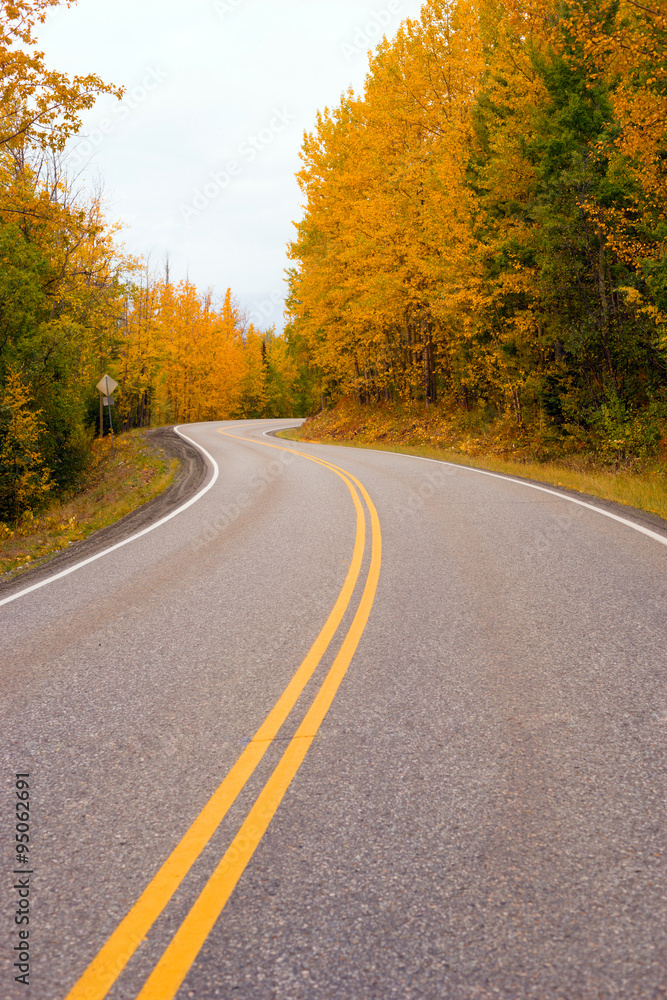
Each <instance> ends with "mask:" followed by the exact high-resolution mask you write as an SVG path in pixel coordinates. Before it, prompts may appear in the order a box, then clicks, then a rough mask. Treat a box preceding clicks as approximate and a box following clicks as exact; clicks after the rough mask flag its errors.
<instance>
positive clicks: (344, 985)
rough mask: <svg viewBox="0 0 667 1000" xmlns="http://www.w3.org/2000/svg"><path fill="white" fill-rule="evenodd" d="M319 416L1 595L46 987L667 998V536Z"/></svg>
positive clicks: (214, 443)
mask: <svg viewBox="0 0 667 1000" xmlns="http://www.w3.org/2000/svg"><path fill="white" fill-rule="evenodd" d="M290 425H294V421H246V422H236V423H216V424H199V425H190V426H188V427H184V428H181V430H182V433H183V434H185V435H187V437H188V438H190V439H191V440H192V441H193V442H194V443H195V444H196V445H197V446H199V447H200V448H201V449H203V452H201V453H200V454H201V457H200V458H194V457H192V456H193V455H194V454H195V452H193V451H192V450H191V449H190V448H189V446H187V449H188V450H187V452H184V454H185V455H189V456H190V457H189V458H188V459H187V460H188V461H190V462H191V463H192V469H191V472H190V479H189V485H187V486H186V487H182V493H181V495H180V496H179V497H172V498H171V500H170V501H169V503H171V504H172V506H171V507H170V512H171V513H174V511H176V510H178V511H179V513H177V514H174V516H172V517H170V518H169V519H168V520H165V521H164V523H160V524H159V525H158V527H156V528H154V529H152V530H150V531H147V532H145V533H143V534H141V535H140V537H137V538H134V540H132V541H130V542H128V543H127V544H124V545H122V546H120V547H118V548H114V549H113V551H110V552H108V553H107V554H105V555H104V556H102V557H101V558H98V559H96V560H95V561H93V562H90V563H88V564H86V565H83V566H81V567H80V568H78V569H77V570H76V571H74V572H71V573H69V574H68V575H66V576H63V577H60V578H58V579H54V580H53V581H52V582H51V583H49V584H48V585H45V586H43V587H41V588H40V589H37V590H34V591H32V592H29V593H25V594H21V595H20V596H18V597H17V598H16V599H15V600H12V601H11V602H10V603H6V604H5V605H4V606H2V607H0V623H1V628H0V662H1V663H2V670H1V671H0V690H1V692H2V698H1V708H0V713H1V715H0V729H1V731H2V732H3V736H4V738H3V741H2V750H1V758H2V766H3V769H4V770H3V773H4V774H5V776H6V777H7V780H6V781H5V783H4V785H3V789H4V791H3V795H4V799H3V804H2V809H3V815H5V816H9V817H11V814H12V812H13V810H14V805H13V798H12V792H13V784H12V783H11V781H10V779H12V776H13V775H14V774H15V773H17V772H21V773H29V774H30V775H31V779H30V781H31V809H32V810H33V812H32V813H31V830H32V836H33V837H34V840H33V843H34V848H33V847H31V850H34V855H33V856H31V865H33V866H34V872H35V878H38V880H39V881H38V885H39V897H38V901H37V897H36V902H35V904H34V911H33V912H34V915H33V918H32V919H33V923H32V924H31V928H32V927H33V925H34V932H33V933H34V941H35V951H34V958H33V959H31V971H30V982H31V986H32V988H31V994H33V995H35V996H39V997H40V1000H103V998H106V997H108V998H109V1000H121V998H122V1000H130V998H132V1000H135V998H136V1000H170V998H173V997H176V998H178V1000H184V998H187V997H197V998H205V1000H208V998H211V1000H214V998H217V997H221V998H229V997H235V996H238V997H240V998H243V1000H275V998H281V1000H282V998H285V1000H312V998H316V997H327V998H328V997H331V998H336V1000H393V998H396V1000H440V998H448V1000H449V998H451V1000H473V998H475V1000H477V998H481V1000H487V998H489V1000H490V998H498V997H499V998H502V1000H600V998H603V1000H611V998H614V1000H615V998H618V1000H649V998H651V1000H653V998H658V997H667V903H666V894H665V884H666V880H665V875H666V872H665V846H666V845H665V809H664V802H665V790H666V788H667V782H666V771H667V768H666V754H665V742H666V741H665V735H666V730H667V699H666V697H665V696H666V687H667V682H666V669H665V668H666V667H667V662H666V660H667V657H666V655H665V647H666V645H667V644H666V641H665V640H666V638H667V544H665V542H667V525H664V524H663V523H662V522H660V521H659V520H657V519H652V521H651V524H650V529H649V530H648V532H647V530H644V531H643V532H641V531H637V530H635V528H634V527H633V526H632V524H629V523H625V522H626V521H628V520H630V521H632V514H631V513H630V514H629V513H628V512H627V511H624V509H623V508H612V507H610V505H608V504H605V505H604V509H605V510H606V511H607V512H608V513H609V512H611V513H613V514H614V515H615V517H618V520H616V519H615V518H610V517H608V516H602V515H601V514H600V513H599V512H598V511H596V510H595V509H592V507H594V506H595V504H594V503H593V504H592V507H591V506H585V505H583V506H582V505H581V504H574V503H572V502H571V501H570V500H569V499H568V498H567V497H566V496H564V495H560V494H559V493H558V491H556V490H554V491H551V490H550V489H548V490H547V491H541V490H535V489H531V488H528V487H527V486H526V485H525V484H522V483H521V482H517V481H513V480H511V479H507V478H503V477H497V476H490V475H484V474H480V473H478V472H476V471H475V470H470V469H466V468H463V467H459V466H452V465H446V464H442V463H431V462H423V461H418V460H415V459H413V458H410V457H408V456H403V455H396V454H391V453H385V452H373V451H364V450H361V449H349V448H344V447H325V446H321V445H310V444H303V443H295V442H290V441H284V440H281V439H277V438H275V437H273V436H272V435H271V433H270V432H271V431H273V430H276V429H279V428H280V427H285V426H290ZM183 447H184V448H186V445H184V446H183ZM214 466H215V467H217V469H218V470H219V474H218V475H217V477H216V475H215V470H214ZM195 497H197V499H196V500H195V501H194V502H192V503H190V505H189V506H185V504H186V503H189V501H190V500H193V499H194V498H195ZM181 508H184V509H181ZM160 513H161V512H160V511H158V510H156V509H155V508H154V509H153V510H148V509H145V510H143V513H141V514H140V512H137V518H136V520H135V522H134V524H132V523H129V522H128V524H123V523H122V522H121V523H120V524H119V526H116V530H122V531H125V532H127V530H129V529H132V532H133V534H139V533H140V532H142V531H144V530H145V528H146V527H148V526H150V525H149V521H148V520H147V519H150V524H153V523H155V521H156V520H157V521H161V520H162V517H161V516H158V515H160ZM162 513H164V512H162ZM133 516H134V515H133ZM125 520H126V521H128V519H125ZM637 523H638V524H639V523H640V522H639V521H638V522H637ZM641 524H642V526H643V528H644V529H647V527H649V526H648V525H647V523H646V522H645V521H642V522H641ZM121 525H122V528H121ZM114 537H115V536H111V538H112V542H109V539H107V547H109V546H110V545H111V544H112V543H113V538H114ZM124 537H129V536H127V534H126V535H125V536H124ZM118 540H119V539H118V538H116V542H117V541H118ZM91 544H99V542H96V543H91ZM113 544H115V543H113ZM91 551H92V550H91ZM95 551H98V550H97V549H96V550H95ZM76 555H77V553H76V552H73V553H71V554H68V558H70V559H71V558H76ZM71 565H72V564H71V563H67V566H68V567H71ZM29 580H30V578H29V577H26V578H24V581H22V583H25V584H27V583H28V582H29ZM12 587H13V589H12V590H11V592H9V591H7V589H6V588H5V589H4V590H3V591H2V592H0V600H2V599H3V598H5V597H6V596H7V594H8V593H11V594H15V593H18V591H19V590H20V589H21V588H20V586H19V585H18V583H17V582H15V583H14V584H13V585H12ZM24 589H25V588H24ZM6 842H7V843H9V835H7V837H6ZM9 850H10V848H8V852H9ZM12 858H13V855H11V854H9V853H8V862H7V865H6V869H7V871H8V872H11V870H12V869H11V867H10V865H11V864H12V863H13V860H12ZM12 944H13V942H12ZM10 953H11V948H10V949H5V950H4V952H3V953H2V963H3V964H0V996H1V997H2V998H3V1000H4V998H5V997H6V998H7V1000H13V998H14V997H23V996H24V995H25V987H24V986H22V985H21V984H20V983H16V982H15V980H14V975H15V973H14V971H13V968H12V962H13V959H11V958H10V957H9V956H10Z"/></svg>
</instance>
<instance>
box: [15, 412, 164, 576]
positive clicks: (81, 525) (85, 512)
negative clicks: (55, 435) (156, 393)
mask: <svg viewBox="0 0 667 1000" xmlns="http://www.w3.org/2000/svg"><path fill="white" fill-rule="evenodd" d="M115 444H116V457H115V458H113V457H112V449H111V438H110V437H106V438H104V439H103V440H102V441H100V440H99V439H96V440H95V441H94V442H93V444H92V449H93V460H92V464H91V468H90V470H89V472H88V476H87V480H86V483H85V485H84V487H83V489H82V490H81V491H80V492H79V493H76V494H75V495H74V496H72V497H71V498H69V499H65V500H61V501H56V502H54V503H52V504H50V505H49V506H48V507H47V508H46V509H45V510H44V511H42V512H41V513H40V514H39V515H37V516H33V515H32V514H30V513H28V514H27V515H25V516H24V517H23V518H22V519H21V521H20V522H19V523H18V524H17V525H14V526H13V528H11V529H10V528H9V527H8V526H7V525H3V524H0V579H5V580H7V579H11V578H12V577H14V576H17V575H18V574H19V573H21V572H24V571H25V570H26V569H30V568H32V567H33V566H36V565H40V564H42V563H44V562H46V561H47V560H48V559H49V557H50V556H52V555H54V554H55V553H56V552H59V551H60V550H61V549H65V548H67V547H68V546H69V545H71V544H72V543H73V542H76V541H79V540H80V539H82V538H86V537H87V536H88V535H90V534H92V533H93V532H94V531H98V530H99V529H100V528H106V527H107V526H108V525H110V524H113V523H114V522H115V521H118V520H120V518H121V517H124V516H125V515H126V514H129V513H130V512H131V511H133V510H135V509H136V508H137V507H140V506H141V505H142V504H144V503H147V502H148V501H149V500H152V499H153V497H156V496H158V495H159V494H160V493H162V492H163V491H164V490H166V489H167V487H168V486H169V485H170V483H171V482H172V481H173V478H174V475H175V474H176V472H177V470H178V467H179V462H178V460H177V459H167V458H165V457H164V456H163V455H162V454H161V453H160V452H158V451H157V450H153V449H151V448H149V447H148V445H147V444H146V442H145V439H144V437H143V434H142V432H140V431H134V432H131V433H129V434H123V435H120V436H116V442H115Z"/></svg>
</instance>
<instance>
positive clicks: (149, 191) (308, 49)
mask: <svg viewBox="0 0 667 1000" xmlns="http://www.w3.org/2000/svg"><path fill="white" fill-rule="evenodd" d="M422 2H423V0H370V2H369V0H194V2H193V0H190V2H187V3H186V2H185V0H180V2H179V0H79V2H78V4H77V6H75V7H73V8H72V9H70V10H67V8H65V7H62V8H56V9H55V10H54V12H53V13H52V14H51V15H50V16H49V19H48V21H47V23H46V25H44V26H43V27H42V29H41V32H40V36H39V39H40V44H41V47H42V48H44V50H45V51H46V53H47V57H48V61H49V63H50V64H51V65H52V66H54V68H58V69H62V70H65V71H67V72H68V73H70V74H74V73H84V72H91V71H94V72H97V73H99V75H100V76H102V78H103V79H105V80H106V81H108V82H112V83H115V84H119V85H123V86H125V87H126V88H127V94H126V97H125V99H124V101H123V103H122V104H119V103H118V102H117V101H115V100H111V99H107V98H104V99H101V100H99V101H98V102H97V104H96V106H95V108H94V110H93V111H91V112H88V113H87V114H86V117H85V119H84V121H85V129H84V133H85V134H86V135H87V136H88V138H87V139H79V141H78V146H77V148H76V149H75V150H74V151H73V152H72V153H71V154H70V158H71V162H72V165H73V166H74V167H83V166H85V171H84V177H85V179H86V181H91V182H92V181H94V179H95V177H96V176H97V175H100V176H101V177H102V179H103V181H104V188H105V193H106V197H107V203H108V206H109V209H110V214H111V216H112V218H114V219H120V220H122V221H123V223H124V224H125V227H126V228H125V233H124V240H125V244H126V246H127V248H128V250H130V251H131V252H133V253H137V254H141V255H142V256H146V255H148V254H150V256H151V264H152V265H153V266H154V267H155V268H156V269H157V268H160V267H161V266H162V260H163V258H164V255H165V252H167V251H168V252H169V254H170V258H171V275H172V279H174V280H178V279H180V278H182V277H185V276H186V274H187V275H188V276H189V277H190V279H191V280H192V281H194V282H195V284H196V285H197V286H198V287H199V288H200V289H201V290H204V289H206V288H207V287H212V288H213V289H214V291H215V293H216V296H217V297H222V295H223V294H224V291H225V289H226V288H227V287H231V289H232V291H233V293H234V294H235V295H236V296H237V298H238V299H239V301H240V302H241V304H242V306H243V307H244V308H245V309H246V310H247V311H248V313H249V314H250V315H251V318H252V319H254V321H255V322H258V323H260V324H261V325H262V326H268V325H271V324H273V323H275V324H276V326H277V328H278V329H281V328H282V324H283V320H282V312H283V300H284V296H285V284H284V269H285V267H287V266H288V263H289V262H288V260H287V257H286V254H285V246H286V244H287V242H288V241H289V240H291V239H292V237H293V233H294V228H293V226H292V222H293V221H294V220H296V219H298V218H299V217H300V215H301V209H300V192H299V189H298V187H297V184H296V180H295V177H294V175H295V173H296V171H297V170H298V169H299V165H300V161H299V149H300V146H301V141H302V136H303V132H304V129H308V130H310V129H311V128H312V127H313V125H314V121H315V113H316V111H317V110H318V109H319V108H324V107H325V106H333V105H335V104H337V103H338V100H339V98H340V95H341V93H342V92H343V91H344V90H346V89H347V87H348V86H350V85H352V86H353V87H354V88H355V89H357V90H359V89H361V87H362V85H363V80H364V76H365V72H366V67H367V56H366V53H367V50H368V49H369V48H373V47H374V46H375V44H376V43H377V41H378V40H379V39H380V38H381V36H382V34H384V33H386V34H387V35H389V36H392V35H393V34H394V33H395V32H396V30H397V28H398V27H399V25H400V23H401V21H402V20H404V19H405V18H406V17H416V16H418V14H419V11H420V9H421V6H422Z"/></svg>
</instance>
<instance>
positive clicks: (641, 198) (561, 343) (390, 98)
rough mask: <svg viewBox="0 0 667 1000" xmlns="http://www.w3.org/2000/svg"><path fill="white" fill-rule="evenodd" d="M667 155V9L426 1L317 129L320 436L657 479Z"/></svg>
mask: <svg viewBox="0 0 667 1000" xmlns="http://www.w3.org/2000/svg"><path fill="white" fill-rule="evenodd" d="M666 158H667V15H666V13H665V8H664V4H654V3H646V4H644V3H642V4H640V3H637V2H635V0H503V2H502V3H498V2H497V0H429V2H428V3H425V4H424V6H423V8H422V13H421V16H420V18H418V19H416V20H407V21H406V22H404V24H403V25H402V26H401V28H400V30H399V31H398V33H397V34H396V36H395V37H394V38H393V39H386V40H384V41H383V42H382V43H381V44H380V45H379V46H378V47H377V49H376V51H375V52H374V53H373V54H372V56H371V59H370V63H369V72H368V76H367V79H366V84H365V87H364V90H363V92H362V93H361V94H359V95H357V94H354V93H351V92H350V93H347V94H345V95H343V97H342V99H341V101H340V103H339V104H338V105H337V106H334V107H332V108H329V109H325V110H323V111H322V112H321V113H320V114H318V116H317V120H316V122H315V126H314V129H313V131H312V133H310V134H307V135H306V136H305V139H304V143H303V149H302V161H303V168H302V170H301V172H300V174H299V175H298V177H299V182H300V185H301V189H302V192H303V196H304V209H305V210H304V215H303V218H302V219H301V220H300V222H299V223H298V226H297V235H296V238H295V239H294V241H293V243H292V244H291V248H290V255H291V258H292V262H293V267H292V270H291V273H290V298H289V300H288V311H289V319H290V324H289V327H288V336H289V337H290V340H291V342H292V343H293V344H294V345H295V348H296V349H298V350H300V352H301V354H300V356H301V357H302V358H303V359H306V360H307V361H308V364H309V366H310V371H311V373H316V375H317V379H318V383H317V385H316V388H317V389H319V392H320V399H319V401H318V402H319V405H318V407H317V408H318V409H320V408H322V407H323V408H324V409H328V408H329V407H331V406H334V407H335V409H334V412H333V415H332V416H331V417H327V416H322V417H318V418H316V419H315V420H314V421H313V422H312V423H311V424H309V427H308V429H307V430H306V433H310V434H312V435H315V433H316V432H317V433H319V431H318V430H317V429H318V428H319V429H321V432H322V434H324V433H325V429H326V428H327V426H328V427H329V428H330V429H333V428H335V429H336V430H335V433H336V436H338V437H339V439H342V438H343V437H344V435H345V433H347V434H348V436H350V437H352V438H354V439H359V438H360V437H361V436H362V435H365V437H366V439H367V440H368V441H369V442H373V443H374V442H376V441H377V440H378V439H379V437H381V435H383V434H385V433H386V434H387V436H391V434H393V433H395V435H396V439H397V440H408V439H409V440H410V441H411V443H412V444H417V443H418V442H419V443H420V444H423V443H424V442H426V441H431V442H432V443H433V444H442V443H443V442H449V441H451V442H452V444H453V446H454V447H455V448H456V449H460V450H461V451H462V454H465V455H467V456H469V457H474V458H475V459H476V460H477V459H479V458H481V456H482V455H487V456H488V457H489V459H490V460H494V461H496V460H500V459H501V458H502V460H503V461H507V460H508V457H509V456H511V455H514V454H516V455H517V456H521V457H522V459H525V460H530V461H537V462H539V463H547V464H548V463H553V462H555V463H556V464H557V465H558V466H559V467H561V466H563V465H564V466H566V467H568V468H570V469H572V470H575V469H577V470H578V469H583V468H589V469H597V470H600V473H601V474H602V473H604V474H605V475H607V476H609V477H610V478H613V476H614V475H616V476H617V477H618V478H619V481H620V480H624V481H625V480H628V481H630V479H631V477H630V476H629V471H628V470H630V469H633V470H634V472H633V474H632V475H633V476H635V477H636V476H640V475H645V476H648V477H649V479H650V478H651V471H650V470H652V469H653V468H655V469H656V470H658V472H656V475H658V476H659V475H660V474H661V473H660V472H659V470H660V469H661V468H663V466H662V464H661V463H662V462H664V454H665V442H666V441H667V220H666V216H665V205H666V204H667V171H666V170H665V163H666ZM347 398H351V399H353V400H356V402H357V403H358V407H357V408H356V409H354V411H352V410H350V409H349V408H341V406H340V405H339V406H336V404H340V401H341V400H345V399H347ZM427 407H428V412H427ZM351 413H354V416H353V417H351V418H350V420H349V421H347V416H346V415H349V414H351ZM413 414H414V415H415V416H414V417H413ZM346 421H347V424H346ZM412 423H414V426H412ZM380 425H382V426H383V427H385V425H386V428H385V429H384V430H377V429H376V430H374V429H373V428H374V427H376V428H377V427H379V426H380ZM346 427H347V430H345V428H346ZM399 427H400V428H403V429H402V430H395V432H394V430H392V429H391V428H399ZM540 468H541V470H542V472H541V478H544V476H545V475H546V472H545V469H546V465H545V466H544V467H543V466H542V465H540ZM641 470H643V472H642V471H641ZM572 474H574V471H573V472H572ZM632 481H633V482H634V481H636V478H635V479H634V480H632ZM662 481H664V480H662ZM635 502H636V501H635ZM650 505H651V509H655V501H653V500H652V501H650ZM658 506H660V503H658Z"/></svg>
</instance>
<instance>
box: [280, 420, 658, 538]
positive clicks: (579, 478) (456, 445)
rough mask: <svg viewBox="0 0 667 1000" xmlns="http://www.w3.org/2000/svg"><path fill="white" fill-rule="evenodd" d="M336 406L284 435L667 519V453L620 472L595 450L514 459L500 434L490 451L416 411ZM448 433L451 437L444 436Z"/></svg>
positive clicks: (489, 443)
mask: <svg viewBox="0 0 667 1000" xmlns="http://www.w3.org/2000/svg"><path fill="white" fill-rule="evenodd" d="M336 409H338V408H336ZM336 409H334V410H330V411H325V412H324V413H322V414H318V415H317V416H316V417H311V418H310V419H309V420H307V421H306V423H305V424H303V426H302V427H298V428H294V429H290V430H287V431H281V432H280V435H279V436H280V437H284V438H289V439H290V440H293V441H312V442H317V443H319V444H338V445H346V446H352V447H356V448H375V449H377V450H379V451H390V452H398V453H400V454H403V455H418V456H420V457H422V458H435V459H439V460H440V461H444V462H453V463H455V464H457V465H468V466H472V467H474V468H477V469H487V470H489V471H490V472H502V473H505V474H506V475H510V476H517V477H520V478H523V479H534V480H536V481H538V482H542V483H548V484H551V485H553V486H562V487H565V488H566V489H570V490H576V491H577V492H579V493H586V494H589V495H591V496H595V497H599V498H600V499H602V500H613V501H615V502H616V503H620V504H625V505H626V506H631V507H637V508H639V509H640V510H645V511H648V512H650V513H652V514H657V515H658V516H660V517H664V518H665V519H667V458H662V457H660V458H655V459H646V460H644V461H642V462H636V463H634V464H633V465H632V466H631V467H628V468H622V469H619V470H617V471H613V470H611V469H609V468H605V467H603V466H601V465H596V463H595V461H594V460H593V458H592V457H591V456H590V455H576V456H569V457H568V458H564V459H563V460H551V461H535V460H531V459H530V458H525V457H522V458H518V459H515V458H509V457H506V456H505V455H502V454H494V453H493V450H495V448H496V447H497V439H489V440H487V442H486V444H487V446H488V451H485V441H484V439H483V438H479V437H471V436H470V435H466V434H465V433H461V431H460V428H456V426H453V425H442V424H441V425H439V426H438V427H437V428H435V427H433V425H432V424H431V426H430V427H429V426H428V423H427V422H426V421H425V420H423V419H422V420H420V419H419V418H417V419H415V416H414V414H410V415H407V414H406V415H398V414H396V413H392V414H389V413H387V412H385V414H384V416H382V417H380V418H377V417H376V418H371V419H365V420H359V419H358V416H359V414H358V412H357V410H358V408H357V407H355V406H344V407H341V408H340V409H339V412H338V413H336ZM366 412H368V411H366ZM355 417H357V419H355ZM429 437H430V438H431V440H429ZM443 437H444V438H445V439H446V438H449V441H447V440H444V441H443V440H442V438H443ZM433 438H436V440H433Z"/></svg>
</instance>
